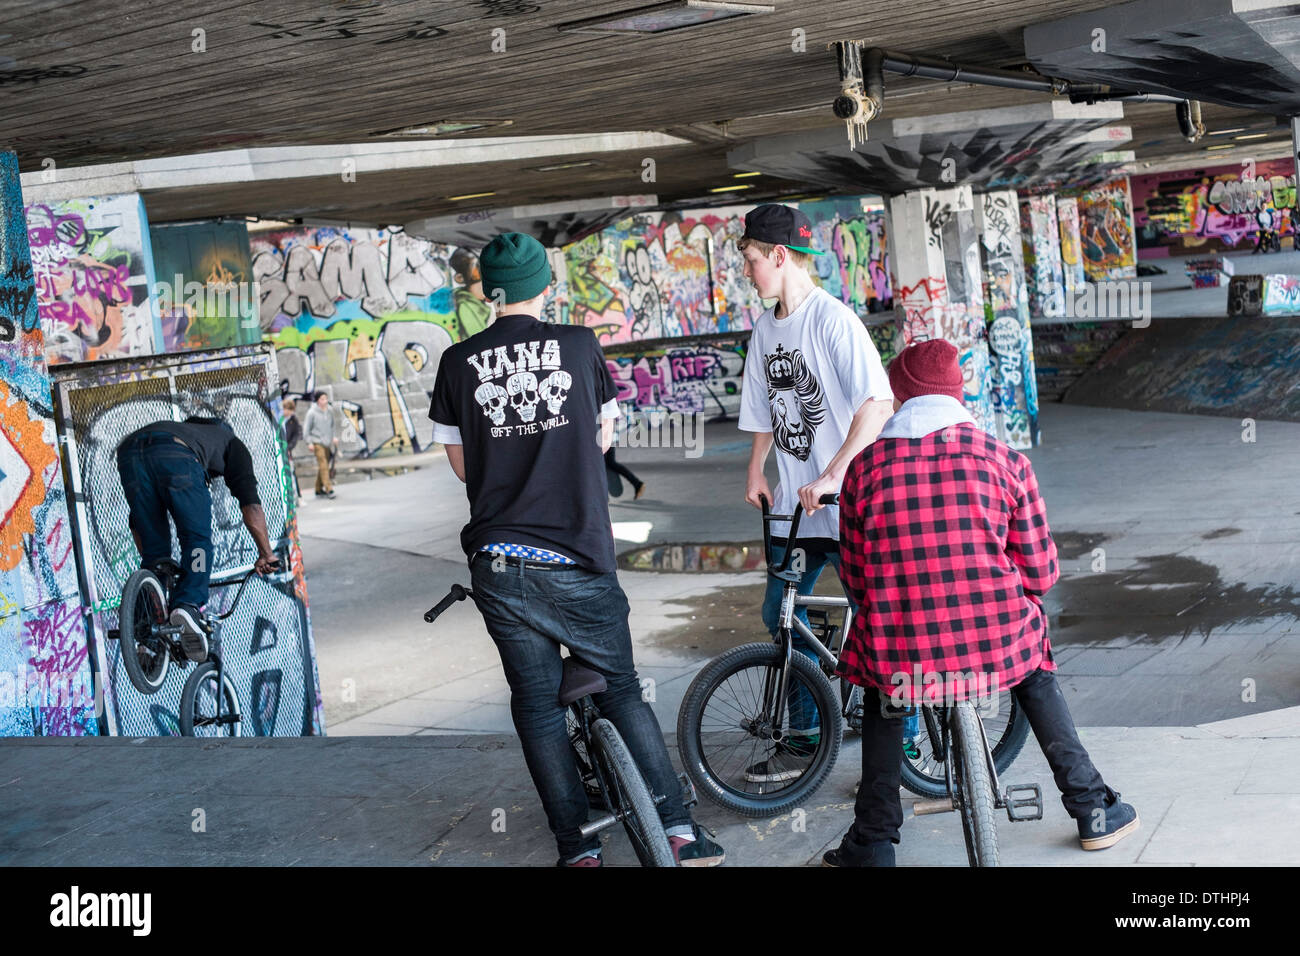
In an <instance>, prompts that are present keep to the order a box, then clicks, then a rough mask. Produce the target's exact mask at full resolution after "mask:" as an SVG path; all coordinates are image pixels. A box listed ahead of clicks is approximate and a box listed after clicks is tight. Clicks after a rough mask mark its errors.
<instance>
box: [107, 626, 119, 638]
mask: <svg viewBox="0 0 1300 956" xmlns="http://www.w3.org/2000/svg"><path fill="white" fill-rule="evenodd" d="M104 636H105V637H106V638H108V639H109V640H110V641H116V640H118V639H119V638H121V636H122V632H121V631H119V630H118V629H117V628H115V627H110V628H109V629H108V630H107V631H105V632H104Z"/></svg>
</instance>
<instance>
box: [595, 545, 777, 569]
mask: <svg viewBox="0 0 1300 956" xmlns="http://www.w3.org/2000/svg"><path fill="white" fill-rule="evenodd" d="M618 566H619V568H621V569H622V570H624V571H669V572H699V573H706V574H707V573H714V574H716V573H724V574H725V573H728V572H742V571H757V570H760V569H762V568H763V567H765V566H766V562H765V561H764V560H763V542H762V541H736V542H723V543H721V544H656V545H651V546H650V547H647V548H637V549H635V550H633V551H624V552H623V553H622V554H620V555H619V556H618Z"/></svg>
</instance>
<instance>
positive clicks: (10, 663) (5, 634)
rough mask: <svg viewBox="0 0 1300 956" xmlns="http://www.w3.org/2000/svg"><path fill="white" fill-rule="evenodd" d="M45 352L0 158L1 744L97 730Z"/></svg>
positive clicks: (14, 192) (19, 211) (16, 196)
mask: <svg viewBox="0 0 1300 956" xmlns="http://www.w3.org/2000/svg"><path fill="white" fill-rule="evenodd" d="M83 225H84V223H83ZM70 228H71V227H70ZM78 230H79V232H78V233H73V232H71V231H70V232H69V233H68V235H69V236H70V237H72V236H75V235H81V232H82V230H81V227H78ZM83 238H84V236H83ZM76 241H77V242H80V241H81V240H80V238H78V239H77V240H76ZM78 255H81V253H78ZM80 265H83V264H79V267H80ZM79 267H78V268H79ZM85 268H86V269H90V268H93V267H91V266H89V265H85ZM45 352H46V348H45V341H44V337H43V336H42V334H41V328H40V322H39V320H38V312H37V293H36V288H35V283H34V269H33V262H32V257H31V254H30V252H29V246H28V238H27V228H26V224H25V222H24V218H23V205H22V194H21V192H20V189H19V180H18V163H17V160H16V159H15V157H14V155H13V153H4V152H0V517H2V518H3V521H0V737H11V736H33V735H36V736H80V735H84V734H97V733H98V732H99V728H98V722H97V721H96V719H95V706H94V688H93V684H92V679H91V678H92V674H91V672H92V662H91V660H90V657H89V649H90V646H89V642H88V640H87V637H86V620H85V616H84V615H83V613H82V606H81V595H80V590H79V588H78V584H77V574H76V563H75V561H74V560H73V558H72V530H71V525H70V523H69V520H68V511H67V504H66V495H65V493H64V488H63V473H62V469H61V465H60V462H59V454H58V450H57V449H58V444H57V441H56V437H55V426H54V419H53V416H52V410H51V401H50V379H49V374H48V372H47V370H46V358H45Z"/></svg>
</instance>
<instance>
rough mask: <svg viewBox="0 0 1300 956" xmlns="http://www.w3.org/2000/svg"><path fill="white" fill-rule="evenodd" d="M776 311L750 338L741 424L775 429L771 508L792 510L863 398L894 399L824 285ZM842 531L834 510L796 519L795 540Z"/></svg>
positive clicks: (864, 337) (857, 327)
mask: <svg viewBox="0 0 1300 956" xmlns="http://www.w3.org/2000/svg"><path fill="white" fill-rule="evenodd" d="M773 312H774V308H772V309H768V310H767V311H766V312H764V313H763V314H762V315H760V316H759V317H758V320H757V321H756V322H755V323H754V332H753V334H752V335H751V336H750V339H749V350H748V352H747V353H746V355H745V379H744V384H743V386H742V391H741V396H740V428H741V429H742V430H743V431H749V432H771V433H772V443H773V445H774V446H775V451H776V463H777V470H778V472H779V473H780V476H781V483H780V485H779V486H778V487H777V489H776V491H775V495H776V502H775V504H774V505H773V510H774V511H776V512H777V513H778V514H793V513H794V509H795V508H796V507H798V505H799V489H800V488H801V487H803V486H804V485H806V484H808V483H809V482H811V481H814V480H815V479H816V478H817V477H818V476H819V475H820V474H821V473H822V472H823V471H824V470H825V469H826V466H827V465H829V464H830V461H831V459H832V458H834V457H835V455H836V453H837V452H838V451H839V450H840V447H841V446H842V445H843V444H844V439H845V438H846V437H847V436H848V434H849V426H850V425H851V424H852V422H853V415H854V413H855V412H856V411H857V410H858V409H859V408H861V407H862V403H863V402H865V401H867V400H869V399H877V400H879V401H892V400H893V397H894V393H893V392H892V391H890V388H889V376H888V375H886V374H885V367H884V365H882V364H881V361H880V354H879V353H878V352H877V351H876V346H875V344H874V343H873V342H872V341H871V336H870V335H868V334H867V330H866V327H865V326H864V325H863V324H862V320H861V319H859V318H858V317H857V316H856V315H854V314H853V310H852V309H850V308H849V307H848V306H846V305H844V303H842V302H840V300H839V299H837V298H835V297H834V296H833V295H831V294H830V293H829V292H827V291H826V290H825V289H821V288H817V289H813V291H812V292H810V293H809V294H808V297H807V298H806V299H804V300H803V302H802V303H800V305H799V307H798V308H797V309H795V310H794V312H792V313H791V314H790V315H788V316H786V317H785V318H783V319H778V318H775V317H774V315H773ZM772 533H773V535H775V536H778V537H783V536H785V535H786V534H787V533H788V524H787V523H785V522H781V523H774V524H773V525H772ZM839 536H840V510H839V508H831V507H828V508H822V509H820V510H818V511H817V512H815V513H814V514H813V515H812V516H811V517H809V516H807V515H805V516H804V517H803V518H802V519H801V521H800V524H799V537H800V538H830V539H833V540H838V539H839Z"/></svg>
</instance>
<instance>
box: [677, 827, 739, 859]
mask: <svg viewBox="0 0 1300 956" xmlns="http://www.w3.org/2000/svg"><path fill="white" fill-rule="evenodd" d="M705 834H708V835H707V836H706V835H705ZM712 835H713V831H712V830H706V829H705V828H704V827H702V826H700V825H699V824H698V823H693V824H692V825H691V836H689V837H685V836H673V837H669V838H668V845H669V846H671V847H672V849H673V857H674V858H675V859H676V860H677V865H678V866H717V865H718V864H720V863H721V862H722V861H723V860H725V859H726V858H727V854H726V852H725V851H723V849H722V847H720V846H718V844H716V843H714V842H713V841H712V840H710V839H709V837H710V836H712Z"/></svg>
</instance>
